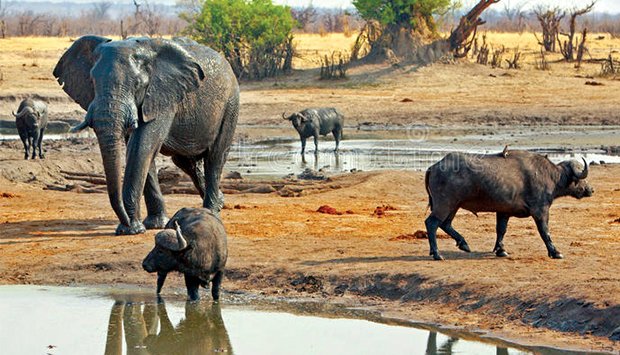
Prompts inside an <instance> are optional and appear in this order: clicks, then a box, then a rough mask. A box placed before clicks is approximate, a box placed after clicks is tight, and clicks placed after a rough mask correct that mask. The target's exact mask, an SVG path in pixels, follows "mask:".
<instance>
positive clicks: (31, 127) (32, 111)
mask: <svg viewBox="0 0 620 355" xmlns="http://www.w3.org/2000/svg"><path fill="white" fill-rule="evenodd" d="M12 113H13V116H15V127H16V128H17V133H19V138H21V140H22V143H23V144H24V151H25V153H24V159H28V152H29V148H30V147H32V159H35V158H36V157H37V152H36V151H37V148H39V158H40V159H43V158H45V155H44V154H43V151H42V150H41V143H42V142H43V133H44V132H45V128H47V105H46V104H45V102H43V101H40V100H35V99H32V98H27V99H24V100H23V101H22V102H21V103H20V104H19V108H18V109H17V113H15V112H12Z"/></svg>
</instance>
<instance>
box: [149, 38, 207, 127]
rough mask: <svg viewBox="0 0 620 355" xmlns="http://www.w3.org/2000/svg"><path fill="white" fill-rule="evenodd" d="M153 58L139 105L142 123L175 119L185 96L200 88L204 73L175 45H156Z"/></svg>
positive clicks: (195, 62) (166, 43) (189, 56)
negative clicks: (172, 117)
mask: <svg viewBox="0 0 620 355" xmlns="http://www.w3.org/2000/svg"><path fill="white" fill-rule="evenodd" d="M155 46H156V48H155V50H156V52H157V54H156V57H155V60H154V63H153V68H152V72H151V76H150V79H149V85H148V88H147V89H146V93H145V95H144V102H143V103H142V120H143V121H144V122H149V121H151V120H153V119H155V118H156V117H159V116H174V114H175V112H176V107H177V105H178V104H179V103H180V102H181V100H183V99H184V98H185V95H186V93H188V92H191V91H194V90H196V89H198V88H199V87H200V85H201V84H202V82H203V80H204V79H205V72H204V70H203V69H202V67H201V66H200V64H198V62H197V61H196V60H195V59H194V58H193V57H192V56H191V54H189V53H188V52H187V51H186V50H185V49H183V48H182V47H181V46H179V45H178V44H176V43H174V42H170V41H165V40H160V41H157V42H156V45H155Z"/></svg>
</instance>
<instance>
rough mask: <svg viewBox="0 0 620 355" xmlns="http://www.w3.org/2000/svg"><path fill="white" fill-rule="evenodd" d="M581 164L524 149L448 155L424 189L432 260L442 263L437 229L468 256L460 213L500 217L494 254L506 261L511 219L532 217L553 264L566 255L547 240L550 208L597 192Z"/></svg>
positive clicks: (428, 173)
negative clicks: (457, 224)
mask: <svg viewBox="0 0 620 355" xmlns="http://www.w3.org/2000/svg"><path fill="white" fill-rule="evenodd" d="M584 164H585V165H584V168H583V170H582V169H581V166H579V165H580V164H579V163H578V162H577V161H574V160H571V161H564V162H561V163H559V164H557V165H556V164H554V163H552V162H551V161H550V160H549V159H548V158H547V157H545V156H542V155H539V154H535V153H531V152H526V151H520V150H506V149H505V150H504V152H502V153H500V154H493V155H473V154H464V153H450V154H448V155H446V156H445V157H444V158H443V159H442V160H441V161H439V162H437V163H435V164H434V165H432V166H431V167H430V168H428V170H427V171H426V178H425V185H426V191H427V192H428V196H429V204H430V208H431V214H430V215H429V216H428V218H427V219H426V221H425V224H426V229H427V232H428V242H429V244H430V255H432V256H433V258H434V259H435V260H442V259H443V258H442V256H441V255H440V254H439V250H438V249H437V239H436V232H437V228H438V227H439V228H441V229H443V230H444V231H445V232H446V233H448V235H450V236H451V237H452V238H453V239H455V240H456V245H457V247H458V248H459V249H461V250H463V251H466V252H469V251H470V250H469V246H468V245H467V242H466V241H465V238H463V236H461V235H460V234H459V233H458V232H457V231H456V230H454V228H452V225H451V224H452V220H453V219H454V216H455V214H456V212H457V211H458V210H459V208H464V209H466V210H468V211H471V212H473V213H474V214H475V213H477V212H495V213H496V214H497V226H496V232H497V240H496V242H495V248H494V250H493V251H494V252H495V254H496V255H497V256H508V253H506V251H505V250H504V245H503V243H502V239H503V238H504V234H505V233H506V227H507V225H508V219H509V218H510V217H517V218H524V217H530V216H531V217H532V218H533V219H534V221H535V222H536V226H537V227H538V232H539V233H540V236H541V238H542V239H543V241H544V242H545V245H546V246H547V252H548V254H549V256H550V257H552V258H554V259H561V258H562V254H561V253H560V252H559V251H558V250H557V249H556V247H555V246H554V245H553V243H552V242H551V236H550V235H549V227H548V221H549V208H550V207H551V204H552V203H553V200H555V199H556V198H558V197H562V196H572V197H575V198H577V199H581V198H583V197H590V196H592V194H593V193H594V189H593V188H592V187H591V186H590V185H589V184H588V182H587V181H586V180H585V179H586V177H587V176H588V165H587V163H586V162H585V160H584Z"/></svg>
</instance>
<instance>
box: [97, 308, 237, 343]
mask: <svg viewBox="0 0 620 355" xmlns="http://www.w3.org/2000/svg"><path fill="white" fill-rule="evenodd" d="M123 335H124V341H123ZM124 345H126V351H125V352H123V346H124ZM220 352H223V353H232V352H233V351H232V345H231V343H230V338H229V336H228V332H227V330H226V327H225V325H224V320H223V319H222V311H221V308H220V306H219V304H212V303H209V302H186V303H185V318H184V319H182V320H181V321H180V322H179V323H178V324H177V325H176V326H175V325H174V323H173V322H172V321H171V320H170V317H169V316H168V312H167V310H166V304H165V303H164V302H163V301H160V302H159V303H156V304H155V303H152V304H149V303H147V304H142V303H139V302H136V303H134V302H131V301H125V300H117V301H116V302H115V303H114V305H113V306H112V309H111V311H110V318H109V322H108V332H107V338H106V345H105V354H106V355H120V354H124V353H126V354H136V355H137V354H212V353H220Z"/></svg>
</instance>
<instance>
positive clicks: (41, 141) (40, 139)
mask: <svg viewBox="0 0 620 355" xmlns="http://www.w3.org/2000/svg"><path fill="white" fill-rule="evenodd" d="M43 132H45V129H41V132H40V133H39V142H38V143H37V146H38V147H39V158H40V159H43V158H45V154H43V150H41V144H42V143H43Z"/></svg>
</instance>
